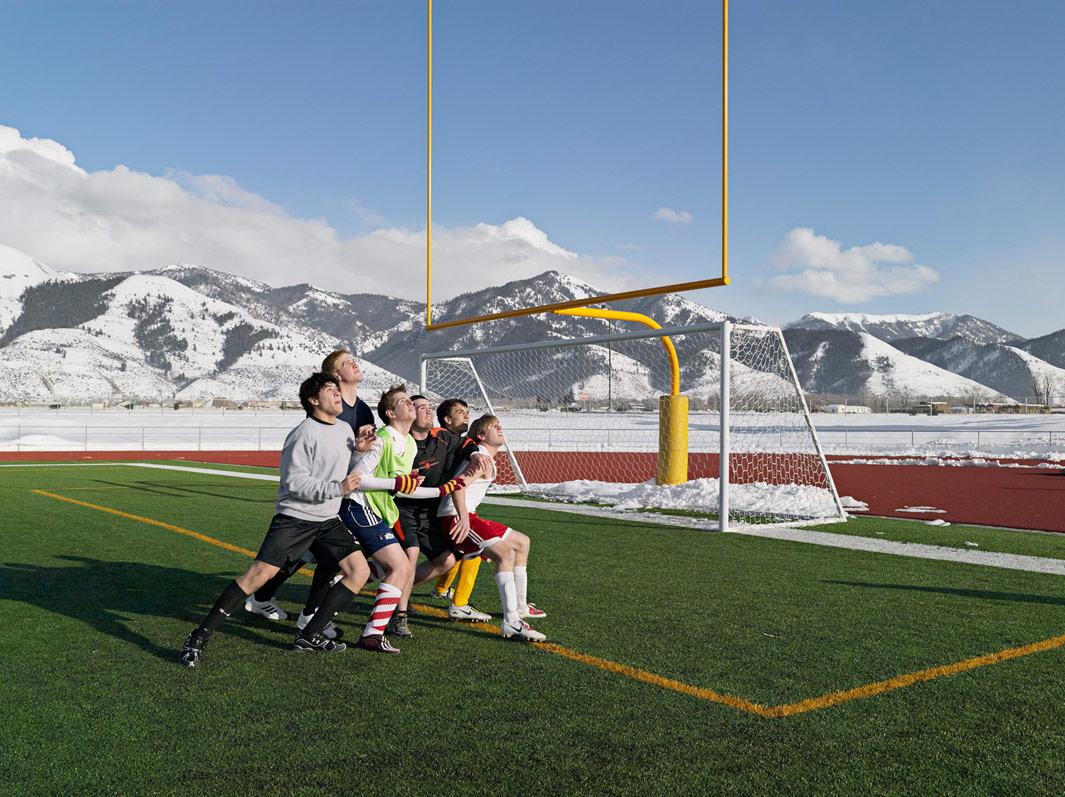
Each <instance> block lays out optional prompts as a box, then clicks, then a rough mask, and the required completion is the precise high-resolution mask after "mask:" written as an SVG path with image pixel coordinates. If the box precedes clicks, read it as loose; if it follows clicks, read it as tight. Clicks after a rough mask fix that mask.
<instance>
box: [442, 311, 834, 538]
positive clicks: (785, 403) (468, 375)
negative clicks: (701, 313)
mask: <svg viewBox="0 0 1065 797" xmlns="http://www.w3.org/2000/svg"><path fill="white" fill-rule="evenodd" d="M665 336H669V337H670V338H671V339H672V341H673V344H674V346H675V347H676V351H677V355H678V359H679V362H680V379H681V385H680V387H681V390H680V395H679V396H672V395H671V393H672V391H671V389H670V386H671V380H673V379H675V375H674V374H671V373H670V366H669V363H668V362H666V360H665V358H663V357H662V339H663V338H664V337H665ZM485 339H486V340H490V336H487V335H486V336H485ZM722 364H724V367H723V365H722ZM421 390H422V393H424V394H425V395H426V396H429V397H430V398H432V399H433V400H434V401H442V400H444V399H447V398H461V399H463V400H464V401H466V402H467V403H468V404H469V405H470V414H471V416H474V417H475V416H477V415H479V414H481V413H484V412H491V413H492V414H493V415H496V416H498V417H499V418H500V420H501V422H502V425H503V429H504V432H505V434H506V437H507V448H506V449H505V452H501V455H500V458H499V462H498V463H497V464H498V465H499V476H498V479H497V483H498V484H499V485H500V486H501V487H502V488H504V489H510V490H512V491H520V492H522V493H525V494H528V495H531V496H536V497H541V498H548V499H552V500H560V501H568V502H588V503H597V504H604V505H608V506H614V507H617V508H618V509H619V510H627V509H647V510H661V511H681V512H684V513H685V514H688V513H693V514H695V515H697V516H703V515H705V516H707V517H713V518H716V524H715V525H716V527H717V528H719V529H721V530H727V529H728V528H729V526H730V525H735V524H745V525H746V524H780V523H790V524H795V523H804V522H814V521H819V522H832V521H839V520H845V519H846V514H845V513H844V512H843V509H842V506H841V504H840V500H839V496H838V494H837V492H836V488H835V485H834V483H833V480H832V475H831V473H830V471H829V468H828V463H827V461H826V459H825V456H824V453H823V451H822V449H821V445H820V442H819V441H818V438H817V432H816V429H815V427H814V424H813V422H812V419H811V418H810V413H809V409H808V407H807V406H806V402H805V399H804V397H803V393H802V390H801V388H800V386H799V383H798V379H797V377H796V374H795V370H794V368H793V366H792V364H791V360H790V357H789V355H788V350H787V345H786V343H785V341H784V337H783V335H782V334H781V331H780V330H779V329H778V328H775V327H767V326H760V325H754V324H737V323H730V322H723V323H717V324H698V325H691V326H684V327H671V328H664V329H655V330H647V331H638V332H626V333H619V334H608V335H593V336H587V337H579V338H564V337H558V338H553V339H543V340H533V341H527V342H517V343H511V344H508V345H501V346H489V347H485V348H478V349H468V350H464V351H451V352H439V353H434V354H426V355H423V357H422V361H421ZM663 397H666V398H675V399H683V402H684V403H687V404H688V406H689V409H688V416H687V423H686V425H685V428H684V429H683V430H678V429H673V430H672V431H673V433H675V434H676V433H679V432H680V431H683V433H684V435H685V436H686V437H687V454H686V456H685V457H684V459H685V460H686V465H687V480H686V481H684V482H683V483H680V484H672V485H669V484H660V483H656V482H660V481H661V479H656V475H658V474H659V473H660V471H659V465H660V461H661V460H662V459H663V458H665V457H666V456H667V454H669V453H670V452H669V451H668V450H667V447H668V446H673V447H674V450H673V452H672V453H673V456H674V458H675V456H676V451H675V447H676V446H677V437H675V436H674V437H673V438H672V442H671V438H670V435H668V434H666V433H665V431H664V430H666V429H668V428H670V425H669V423H668V418H665V417H660V416H661V414H662V413H668V412H669V411H670V402H668V401H666V402H664V401H663ZM674 425H675V424H674Z"/></svg>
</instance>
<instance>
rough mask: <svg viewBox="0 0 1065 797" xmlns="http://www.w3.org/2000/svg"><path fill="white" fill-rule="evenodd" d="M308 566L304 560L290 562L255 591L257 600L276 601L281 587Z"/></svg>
mask: <svg viewBox="0 0 1065 797" xmlns="http://www.w3.org/2000/svg"><path fill="white" fill-rule="evenodd" d="M305 564H306V562H304V561H303V560H302V559H297V560H296V561H295V562H289V563H288V564H286V565H285V566H284V567H282V568H281V569H280V570H278V571H277V573H276V574H275V575H274V577H273V578H271V579H270V580H269V581H267V582H266V583H265V584H263V585H262V586H261V587H259V589H257V590H255V600H257V601H271V600H273V599H274V595H276V594H277V591H278V590H279V589H281V585H282V584H284V583H285V582H286V581H288V580H289V579H290V578H292V576H293V575H295V574H296V571H297V570H299V569H300V568H301V567H303V566H304V565H305Z"/></svg>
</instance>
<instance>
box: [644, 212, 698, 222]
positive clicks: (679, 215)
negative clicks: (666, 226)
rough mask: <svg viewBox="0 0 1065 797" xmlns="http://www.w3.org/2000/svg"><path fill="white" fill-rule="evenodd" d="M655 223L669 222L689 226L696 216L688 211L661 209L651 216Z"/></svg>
mask: <svg viewBox="0 0 1065 797" xmlns="http://www.w3.org/2000/svg"><path fill="white" fill-rule="evenodd" d="M651 218H652V219H654V220H655V221H668V222H669V223H670V224H688V223H689V222H691V221H692V220H693V219H694V218H695V216H693V215H692V214H691V213H690V212H688V211H687V210H673V208H659V209H658V210H656V211H655V212H654V213H652V214H651Z"/></svg>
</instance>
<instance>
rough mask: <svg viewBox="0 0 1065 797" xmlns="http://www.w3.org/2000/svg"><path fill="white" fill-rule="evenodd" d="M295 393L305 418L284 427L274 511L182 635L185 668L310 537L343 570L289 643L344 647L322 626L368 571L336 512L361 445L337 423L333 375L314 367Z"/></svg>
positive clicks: (354, 479) (353, 482)
mask: <svg viewBox="0 0 1065 797" xmlns="http://www.w3.org/2000/svg"><path fill="white" fill-rule="evenodd" d="M299 395H300V404H301V405H302V406H303V409H304V411H305V412H306V413H307V417H306V418H305V419H304V420H303V421H302V422H301V423H300V424H299V425H298V426H297V427H296V428H295V429H293V430H292V431H291V432H289V434H288V437H286V438H285V444H284V447H283V448H282V450H281V484H280V486H279V487H278V491H277V507H276V509H277V512H276V514H275V515H274V518H273V520H272V521H271V522H270V528H269V530H268V531H267V533H266V537H265V539H263V543H262V546H261V547H260V548H259V553H258V554H256V557H255V561H254V562H253V563H252V565H251V567H249V568H248V570H247V571H246V572H245V573H244V574H243V575H242V576H240V577H239V578H237V579H235V580H234V581H233V582H231V583H230V584H229V586H227V587H226V588H225V589H224V590H223V591H222V594H221V595H220V596H219V598H218V600H217V601H216V602H215V604H214V606H213V607H212V608H211V611H210V612H208V613H207V616H206V617H204V619H203V621H202V622H201V623H200V624H199V625H198V626H197V627H196V628H195V629H193V631H192V633H191V634H189V636H188V638H187V639H186V640H185V646H184V649H183V650H182V652H181V663H182V664H184V665H185V666H186V667H195V666H196V665H197V664H199V663H200V660H201V658H202V656H203V651H204V648H205V647H206V646H207V641H208V640H209V639H210V637H211V634H212V633H213V632H214V631H215V629H217V628H218V626H219V625H221V623H222V622H223V621H224V620H225V618H227V617H229V616H230V615H231V614H232V613H233V611H235V610H236V608H237V607H238V606H239V605H240V604H241V603H243V602H244V601H245V600H247V598H248V596H249V595H251V594H252V593H254V592H255V590H256V589H258V588H259V587H261V586H263V585H264V584H265V583H266V582H267V581H268V580H269V579H270V578H271V577H272V576H274V575H275V574H276V573H277V572H278V570H279V569H280V568H281V567H282V566H284V565H287V564H289V563H290V562H293V561H296V560H298V559H299V558H300V557H301V556H302V555H303V554H304V553H305V552H306V551H307V549H308V548H309V547H310V546H311V545H312V544H317V545H319V546H321V548H322V549H323V550H327V551H328V552H329V553H330V555H331V556H332V557H333V558H334V559H335V561H336V562H338V563H339V566H340V570H341V573H342V574H343V577H342V578H341V580H340V581H338V582H337V583H336V584H335V585H334V586H332V587H331V588H330V589H329V591H328V592H327V593H326V595H325V597H324V598H323V599H322V603H321V606H320V607H319V609H318V612H317V614H316V615H315V617H314V619H312V620H311V622H309V623H308V624H307V625H306V627H305V628H303V629H302V630H300V631H297V632H296V640H295V643H294V648H295V649H296V650H298V651H313V652H328V653H336V652H340V651H342V650H344V649H345V647H346V646H345V645H344V643H343V642H337V641H334V640H332V639H328V638H327V637H326V636H325V635H324V634H322V629H323V628H324V626H325V625H326V623H327V622H329V621H331V620H332V619H333V617H334V615H335V614H336V613H337V612H338V611H340V609H342V608H343V607H344V606H345V605H346V604H347V603H348V602H349V601H350V600H351V599H352V598H353V597H354V596H355V594H356V593H357V592H358V591H359V590H360V589H362V586H363V584H365V583H366V579H367V577H368V576H369V567H368V566H367V564H366V559H365V558H364V557H363V554H362V551H361V549H360V547H359V543H358V542H357V541H356V540H355V539H354V538H353V537H352V536H351V534H350V533H349V532H348V530H347V529H346V528H345V527H344V524H343V523H341V522H340V521H339V520H338V519H337V512H338V510H339V509H340V501H341V497H342V496H343V495H345V494H346V493H350V492H351V491H352V490H354V489H356V488H357V487H358V486H359V484H360V482H361V477H360V476H359V475H358V474H354V473H350V472H349V469H350V465H351V459H352V456H353V455H354V454H357V453H358V445H359V444H358V443H357V442H356V439H355V435H354V433H353V432H352V429H351V426H350V425H348V424H346V423H337V418H338V416H339V415H340V412H341V410H342V408H343V404H342V401H341V397H340V383H339V381H338V380H337V378H336V377H335V376H332V375H331V374H325V373H316V374H313V375H312V376H311V377H309V378H308V379H306V380H305V381H304V382H303V384H301V385H300V393H299Z"/></svg>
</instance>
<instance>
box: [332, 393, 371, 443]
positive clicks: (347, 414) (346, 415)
mask: <svg viewBox="0 0 1065 797" xmlns="http://www.w3.org/2000/svg"><path fill="white" fill-rule="evenodd" d="M341 401H342V402H343V404H344V409H343V411H341V413H340V415H338V416H337V418H338V419H339V420H341V421H346V422H348V423H350V424H351V428H352V429H354V430H355V434H358V433H359V428H360V427H362V426H366V425H367V424H369V425H370V426H373V427H375V428H376V426H377V424H375V423H374V420H373V411H372V410H371V409H370V406H369V405H368V404H367V403H366V402H365V401H363V400H362V399H361V398H359V397H358V396H356V397H355V403H354V404H348V403H347V402H346V401H344V399H343V398H341Z"/></svg>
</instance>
